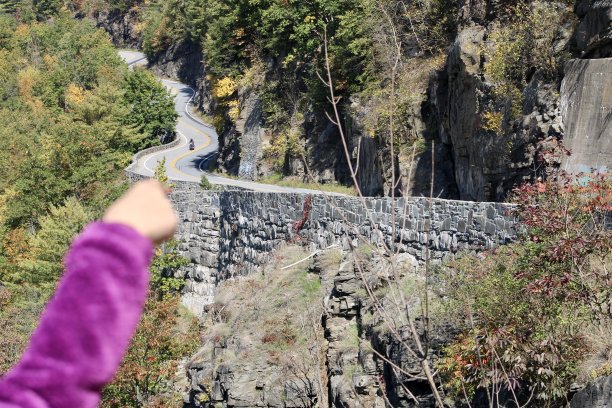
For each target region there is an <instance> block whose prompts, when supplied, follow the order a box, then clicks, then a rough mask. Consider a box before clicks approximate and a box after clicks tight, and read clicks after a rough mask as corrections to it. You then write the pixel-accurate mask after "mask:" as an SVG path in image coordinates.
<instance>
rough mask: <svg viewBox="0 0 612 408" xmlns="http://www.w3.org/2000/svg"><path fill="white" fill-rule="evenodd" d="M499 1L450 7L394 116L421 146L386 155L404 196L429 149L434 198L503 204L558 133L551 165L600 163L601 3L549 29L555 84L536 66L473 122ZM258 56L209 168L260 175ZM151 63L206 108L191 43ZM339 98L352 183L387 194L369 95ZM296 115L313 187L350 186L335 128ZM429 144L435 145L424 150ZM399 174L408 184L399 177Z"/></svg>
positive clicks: (603, 164) (607, 45) (603, 101)
mask: <svg viewBox="0 0 612 408" xmlns="http://www.w3.org/2000/svg"><path fill="white" fill-rule="evenodd" d="M504 4H505V3H504V1H501V0H499V1H493V2H490V1H484V0H469V1H468V0H466V1H463V2H460V3H459V5H458V8H457V18H458V21H459V31H458V35H457V37H456V39H455V41H454V43H453V44H452V46H451V47H450V49H449V51H448V53H447V58H446V62H445V64H444V66H443V68H442V69H441V70H440V71H438V72H437V73H435V75H433V76H431V78H430V79H429V87H428V90H427V92H426V93H425V94H424V95H422V96H423V98H422V100H415V102H414V103H413V106H410V107H409V109H408V111H409V112H408V115H407V117H404V118H403V120H404V121H405V122H406V123H402V126H404V127H406V128H409V129H410V131H411V132H413V133H414V136H416V137H417V138H418V139H419V140H420V141H421V142H422V144H424V145H425V146H426V147H425V150H424V151H422V152H420V154H419V155H418V157H417V158H416V160H415V164H414V168H412V166H411V160H410V159H409V158H407V156H406V155H404V156H402V157H398V158H397V159H398V160H397V161H396V169H395V173H396V175H397V174H401V175H402V176H403V177H404V180H403V181H402V184H403V185H402V186H401V188H400V190H402V191H407V192H408V194H409V195H422V194H423V195H427V194H429V181H430V176H429V174H430V172H431V168H432V163H431V158H432V157H433V158H434V160H435V166H434V171H435V186H434V192H435V195H436V196H439V197H441V198H450V199H462V200H472V201H503V200H505V199H506V197H507V195H508V193H509V192H510V191H511V190H512V189H513V188H514V187H516V186H517V185H519V184H521V183H522V182H525V181H530V180H534V179H536V178H537V177H543V176H545V169H546V165H545V164H544V162H545V161H546V160H548V159H549V158H550V157H547V154H548V153H547V152H549V151H550V150H552V149H555V148H556V146H557V144H558V142H559V141H563V142H564V144H565V146H566V147H568V148H569V149H570V151H572V156H570V157H569V158H566V159H564V163H563V164H562V163H560V160H559V159H557V158H553V159H552V160H551V164H552V166H554V167H556V166H563V167H564V168H566V169H577V170H586V169H589V168H596V169H599V170H604V169H609V167H610V162H611V160H612V159H611V153H610V140H611V139H612V130H611V128H610V126H611V125H610V123H611V121H610V110H611V108H610V106H612V102H611V99H612V96H611V95H610V92H609V91H608V90H609V89H610V88H611V87H610V84H612V60H611V59H610V58H609V57H610V56H612V34H611V28H610V27H611V22H612V0H579V1H577V2H576V4H575V7H574V14H573V16H574V17H573V18H574V19H575V20H572V19H569V20H568V21H564V22H563V25H562V26H561V27H557V28H558V30H557V28H555V30H557V31H558V32H557V33H556V34H555V36H554V37H553V38H552V41H553V43H552V44H549V45H548V46H550V47H553V48H554V49H555V50H556V51H555V52H557V53H558V54H559V55H561V54H564V53H565V54H567V55H571V56H573V57H574V58H577V59H574V60H571V61H570V62H569V63H568V64H567V65H566V67H565V70H564V73H560V75H559V78H557V79H556V80H551V79H550V78H548V79H546V78H544V76H543V75H542V73H541V72H538V71H537V70H536V71H535V72H529V73H528V74H527V78H528V80H529V83H528V84H527V85H526V86H525V89H524V90H523V93H522V95H521V98H522V100H523V106H522V114H521V115H520V117H516V118H513V120H505V122H506V123H504V125H503V129H501V130H500V131H498V132H491V131H489V130H487V129H485V128H483V117H484V115H485V114H486V113H487V112H488V111H491V109H493V108H492V106H493V105H494V103H493V102H492V99H493V96H492V94H493V86H492V81H491V78H488V77H487V74H486V72H485V69H484V67H485V64H486V62H487V61H486V56H485V55H484V52H483V50H484V49H486V47H487V44H488V43H489V42H490V41H491V39H490V37H491V35H492V33H493V32H494V30H495V29H496V27H498V25H499V24H500V21H501V20H500V18H501V17H500V15H499V13H500V10H502V9H503V7H505V6H504ZM545 7H546V8H548V9H549V10H552V9H555V8H556V9H563V8H564V7H566V6H565V5H564V3H562V2H549V3H546V5H545ZM570 14H571V13H570ZM105 18H106V20H105ZM96 19H97V21H98V24H99V25H101V26H102V27H105V28H106V29H107V30H108V31H109V32H110V33H111V34H112V36H113V39H114V41H115V43H117V44H126V45H130V44H132V45H133V44H137V43H138V41H135V37H137V33H136V31H135V29H134V28H133V27H131V28H130V24H128V23H129V22H130V21H131V25H132V26H136V25H137V18H136V17H135V16H132V15H131V14H128V15H126V16H125V17H122V18H120V16H114V15H108V16H105V15H98V16H96ZM266 64H267V68H266V71H265V72H258V73H257V75H256V78H255V80H254V84H251V85H250V86H246V87H245V86H243V87H240V88H239V89H238V92H237V94H238V95H237V98H238V101H239V103H240V115H239V117H238V118H237V119H236V120H235V121H229V122H228V123H226V126H225V130H224V132H222V134H221V135H220V151H219V158H218V163H219V164H220V166H221V167H222V168H224V169H225V170H227V171H229V172H230V173H233V174H236V175H240V176H241V177H244V178H250V179H257V178H259V177H260V176H262V175H267V174H269V173H270V171H271V169H270V168H269V165H268V164H266V163H265V160H263V158H262V157H263V150H264V148H265V146H266V145H267V143H268V142H269V139H270V137H271V136H270V135H269V134H268V133H269V132H268V131H267V130H266V120H265V117H264V116H265V115H264V114H263V113H262V95H261V93H262V90H261V88H262V86H261V81H266V80H268V79H269V78H268V76H269V75H271V74H270V73H271V72H274V71H275V68H274V67H275V63H274V62H273V61H268V62H267V63H266ZM152 68H153V69H154V70H155V71H156V72H157V73H158V74H160V75H163V76H170V77H177V78H180V79H181V80H183V81H184V82H186V83H189V84H191V85H192V86H194V87H195V88H196V90H197V95H196V99H195V104H196V105H197V106H198V108H199V109H200V110H201V111H202V112H204V113H205V114H207V115H212V114H213V113H215V112H216V111H217V106H216V104H215V100H214V98H213V97H212V84H211V82H210V78H209V77H208V76H207V72H206V62H205V61H203V56H202V52H201V49H200V47H199V45H198V44H195V43H189V42H184V43H174V44H171V45H170V46H169V48H168V49H167V50H165V51H164V52H162V53H161V54H160V55H158V56H157V57H156V58H155V59H153V60H152ZM528 68H529V67H525V69H526V70H527V69H528ZM268 71H270V72H268ZM561 79H563V83H561ZM347 100H348V102H347V103H346V106H344V121H345V124H346V127H347V129H346V131H347V135H348V148H349V152H350V154H351V160H353V161H354V165H355V166H357V165H358V166H359V169H360V171H359V173H358V180H359V183H360V184H361V187H362V190H363V191H364V192H365V193H366V195H372V196H379V195H383V194H388V193H389V192H390V179H391V167H390V163H391V160H390V151H389V146H387V145H386V144H385V143H384V141H383V140H382V139H381V138H371V137H370V136H368V134H367V133H368V132H367V130H366V129H365V128H366V127H367V126H365V125H364V124H363V123H362V122H363V119H364V116H367V115H368V112H370V111H371V110H372V106H370V105H371V104H372V101H370V100H369V99H368V98H367V97H360V96H359V95H353V96H352V97H351V98H350V99H347ZM302 113H303V118H302V119H300V123H297V124H295V126H296V128H297V129H300V132H301V136H300V137H301V139H302V141H301V143H302V144H303V147H304V153H305V155H306V158H307V161H308V164H309V170H310V173H311V176H312V177H314V178H315V179H317V180H318V181H320V182H324V183H327V182H338V181H339V182H349V181H350V180H349V179H350V177H349V174H348V166H347V163H346V159H345V157H344V153H343V149H342V148H341V145H340V142H339V135H338V132H337V129H335V127H334V126H333V125H331V124H330V123H329V121H328V120H327V119H326V118H325V117H324V115H323V113H322V112H319V113H316V112H302ZM226 119H227V118H226ZM227 120H229V119H227ZM431 141H435V152H434V154H433V155H432V153H431V151H430V150H431V147H430V145H429V142H431ZM411 170H412V174H410V171H411ZM284 171H285V173H287V174H289V175H294V176H304V174H305V173H306V168H305V166H304V164H303V163H302V161H301V159H295V160H289V161H288V162H287V164H286V166H285V169H284ZM408 176H411V177H408ZM406 180H410V185H408V182H406Z"/></svg>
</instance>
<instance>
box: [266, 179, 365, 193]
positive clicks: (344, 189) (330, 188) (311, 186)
mask: <svg viewBox="0 0 612 408" xmlns="http://www.w3.org/2000/svg"><path fill="white" fill-rule="evenodd" d="M259 182H260V183H263V184H273V185H275V186H281V187H290V188H302V189H305V190H315V191H323V192H326V193H337V194H344V195H349V196H356V195H357V191H356V190H355V188H354V187H348V186H343V185H340V184H320V183H305V182H303V181H299V180H296V179H294V178H283V176H282V175H281V174H278V173H277V174H273V175H271V176H269V177H266V178H264V179H261V180H259Z"/></svg>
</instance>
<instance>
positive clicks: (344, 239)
mask: <svg viewBox="0 0 612 408" xmlns="http://www.w3.org/2000/svg"><path fill="white" fill-rule="evenodd" d="M172 200H173V202H174V203H175V208H176V209H177V212H178V215H179V219H180V226H179V231H178V233H177V238H178V239H179V240H180V242H181V245H180V250H181V252H182V253H183V254H184V255H185V256H187V257H188V258H189V259H190V261H191V265H190V266H188V267H186V268H184V270H183V271H182V277H185V278H186V280H187V285H186V291H185V296H184V303H185V305H186V306H188V307H189V308H190V309H191V310H192V311H194V312H195V313H201V311H202V309H203V307H204V306H205V305H207V304H210V302H212V299H213V296H214V288H215V287H216V286H217V284H218V283H219V282H221V281H223V280H226V279H230V278H234V277H237V276H245V275H248V274H250V273H253V272H255V271H257V270H258V268H259V267H260V266H262V265H264V264H265V263H267V262H268V261H269V260H270V256H271V254H272V252H273V251H274V250H275V249H277V248H279V247H280V246H281V245H282V244H283V243H286V242H294V243H300V242H303V243H304V244H305V245H308V246H309V247H310V249H311V250H312V251H316V250H317V249H324V248H327V247H329V246H332V245H339V246H341V247H342V248H344V249H349V248H351V247H358V246H360V245H362V244H364V243H366V242H367V243H372V244H375V245H378V246H387V247H391V246H393V247H394V248H396V249H397V250H399V252H401V253H407V254H410V255H411V256H413V257H414V258H415V259H416V261H417V262H419V263H423V262H424V260H425V253H426V247H427V245H429V248H430V249H431V258H432V259H433V260H434V262H440V261H441V260H442V259H444V258H448V257H449V256H451V257H452V256H453V255H454V254H456V253H457V252H459V251H462V250H470V251H479V250H485V249H490V248H493V247H494V246H497V245H502V244H506V243H509V242H512V241H513V240H514V239H515V237H516V228H515V227H516V220H515V218H514V217H513V216H512V215H510V212H511V210H512V206H510V205H508V204H499V203H474V202H464V201H448V200H433V201H432V203H431V211H430V207H429V206H430V203H429V200H427V199H425V198H406V199H403V198H402V199H398V200H397V203H396V205H395V206H393V202H392V200H391V198H367V199H365V208H364V205H363V202H362V201H361V200H360V199H359V198H355V197H344V196H324V195H320V194H314V195H306V194H289V193H286V194H278V193H258V192H248V191H222V192H213V191H203V190H201V189H200V188H199V186H197V184H193V183H179V184H178V185H177V186H176V188H175V189H174V191H173V193H172ZM308 201H310V203H311V209H310V210H308V209H307V208H305V207H308V205H306V206H305V203H307V202H308ZM299 224H303V225H299ZM394 224H395V225H396V226H397V227H396V228H395V229H394V228H393V227H392V225H394Z"/></svg>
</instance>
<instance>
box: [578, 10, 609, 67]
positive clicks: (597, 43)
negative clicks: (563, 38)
mask: <svg viewBox="0 0 612 408" xmlns="http://www.w3.org/2000/svg"><path fill="white" fill-rule="evenodd" d="M575 11H576V14H577V15H578V17H580V19H581V22H580V25H579V26H578V28H577V29H576V33H575V35H574V46H575V47H576V50H577V51H578V52H579V53H580V56H581V57H582V58H608V57H611V56H612V25H611V24H610V23H611V22H612V1H610V0H578V1H577V2H576V7H575Z"/></svg>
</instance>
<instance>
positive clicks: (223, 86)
mask: <svg viewBox="0 0 612 408" xmlns="http://www.w3.org/2000/svg"><path fill="white" fill-rule="evenodd" d="M237 89H238V83H237V82H236V81H235V80H234V79H233V78H230V77H225V78H221V79H220V80H218V81H217V83H216V84H215V85H214V86H213V96H214V97H215V98H221V99H224V98H228V97H230V96H232V95H233V94H234V92H236V90H237Z"/></svg>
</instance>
